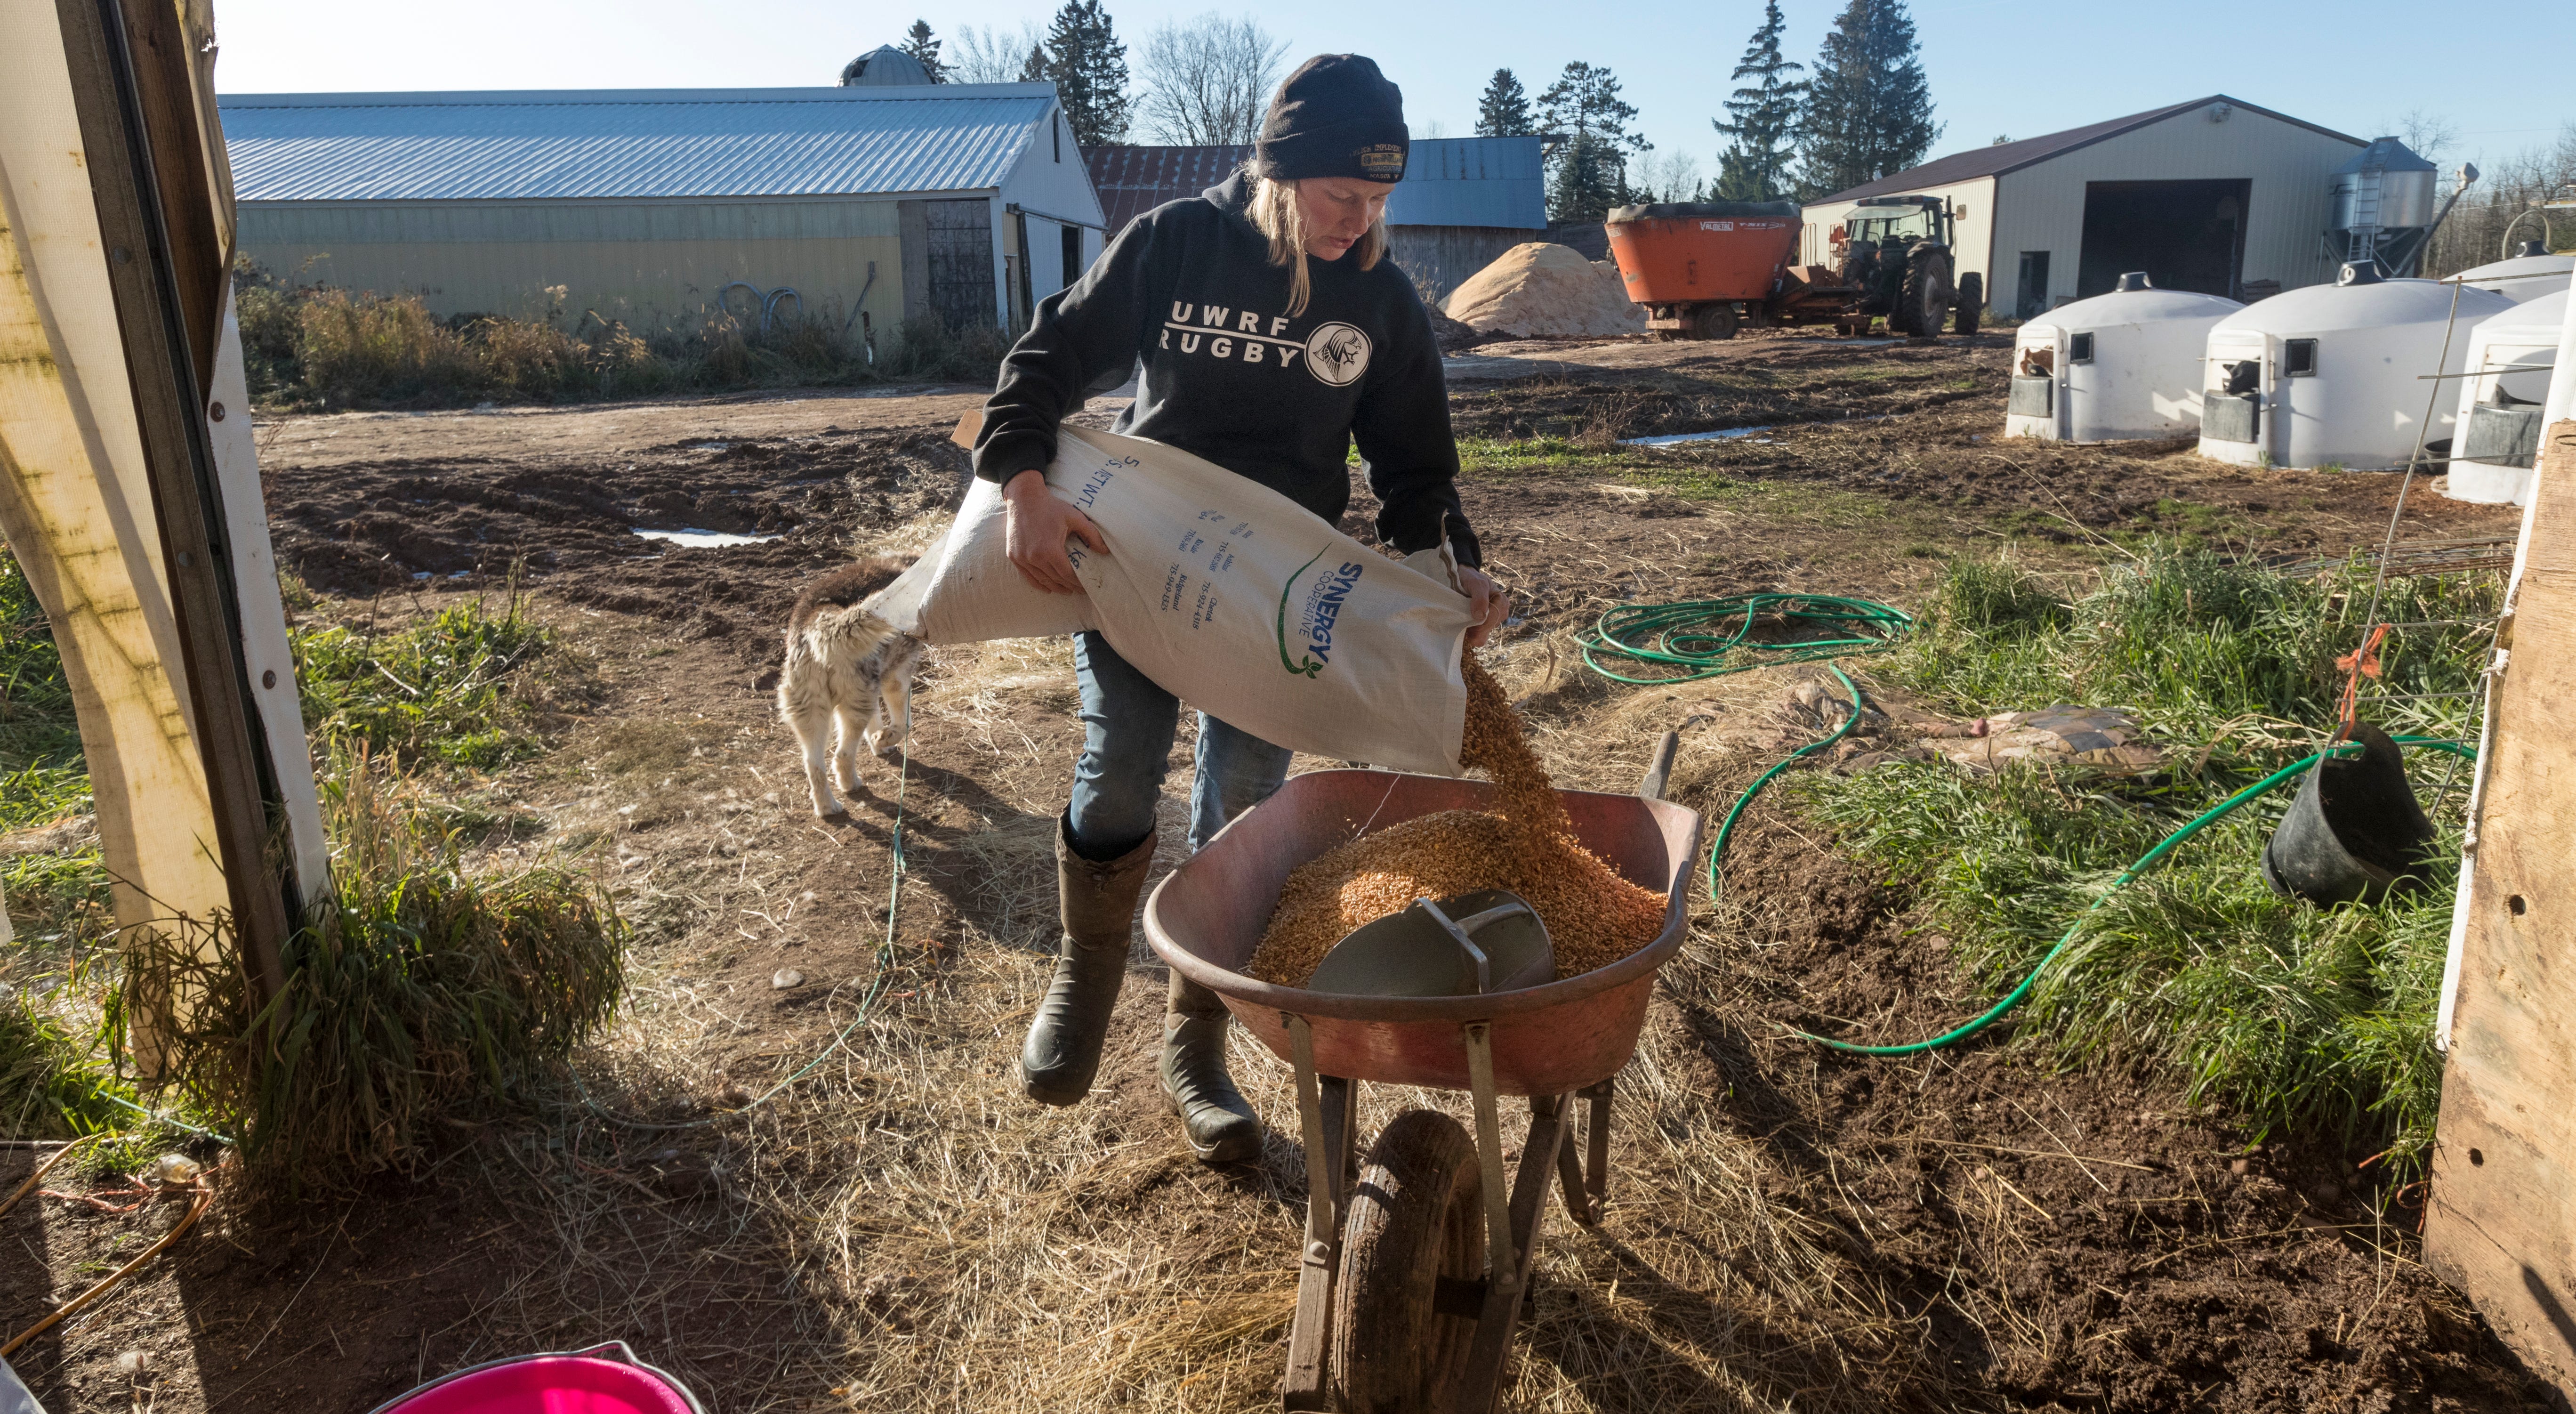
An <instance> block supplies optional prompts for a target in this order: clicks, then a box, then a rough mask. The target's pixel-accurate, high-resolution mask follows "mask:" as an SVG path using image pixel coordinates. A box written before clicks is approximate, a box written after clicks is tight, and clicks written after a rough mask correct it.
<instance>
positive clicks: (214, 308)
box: [56, 0, 294, 995]
mask: <svg viewBox="0 0 2576 1414" xmlns="http://www.w3.org/2000/svg"><path fill="white" fill-rule="evenodd" d="M56 13H57V15H58V16H59V18H60V21H61V24H62V35H63V49H64V57H65V59H66V61H67V62H68V64H69V66H70V69H71V79H72V93H73V98H74V102H75V105H76V106H77V108H78V110H79V115H80V129H81V139H82V147H83V151H84V155H85V158H86V162H87V167H88V170H89V173H90V188H91V193H92V195H93V197H94V199H95V201H96V203H97V208H98V222H99V236H100V239H101V241H102V243H103V244H104V245H105V246H106V248H107V256H108V276H109V282H110V285H111V287H112V288H113V290H114V292H115V297H116V316H117V323H118V326H119V328H120V330H121V331H122V334H123V339H124V345H125V358H126V369H127V373H128V376H129V378H130V380H131V383H132V390H133V397H134V411H135V420H136V423H137V425H138V427H139V429H140V431H141V433H142V442H143V452H144V460H145V464H146V467H147V470H148V473H149V476H150V481H151V487H152V503H153V510H154V513H155V515H156V518H157V519H158V521H159V524H160V528H161V542H162V543H161V551H162V566H163V571H164V573H165V574H166V576H167V582H168V584H169V586H170V597H171V602H172V606H173V609H174V612H175V615H176V618H177V622H178V629H179V640H180V647H181V651H182V658H183V664H184V669H185V676H186V683H185V695H184V697H183V698H182V700H183V701H184V702H185V703H186V704H187V705H188V708H189V714H188V715H189V728H190V733H191V735H192V736H193V738H194V739H195V741H196V744H197V748H198V752H199V754H200V756H201V757H202V759H203V761H204V764H205V772H206V786H207V792H208V796H209V798H210V801H211V803H212V804H213V806H214V819H215V834H216V839H215V844H216V846H217V850H218V853H219V855H220V862H221V864H222V867H223V871H224V878H225V883H226V887H227V890H228V892H229V894H230V897H231V907H232V915H233V923H234V928H235V931H236V934H237V936H238V939H239V944H240V946H241V948H242V950H243V955H244V960H245V961H246V962H247V963H248V964H249V966H250V970H251V975H252V978H253V980H254V982H255V983H256V984H257V985H258V986H259V987H260V988H261V989H262V991H263V994H266V995H273V994H274V993H275V992H276V991H277V990H278V989H280V988H282V987H283V986H284V985H285V968H284V964H283V960H282V952H283V945H284V943H285V940H286V936H287V933H288V931H289V929H290V928H291V926H292V911H291V910H292V909H293V907H294V905H293V904H292V903H291V902H290V897H291V893H292V891H291V889H290V888H289V887H288V883H287V881H286V880H283V879H281V878H280V876H279V871H278V870H277V869H276V868H275V867H273V866H272V865H271V863H270V858H269V850H268V843H269V833H270V820H269V811H270V806H271V803H272V802H275V801H277V800H278V799H279V791H278V787H277V783H276V772H275V770H274V769H273V767H272V765H271V763H270V761H269V757H268V748H267V742H266V740H265V736H264V734H263V732H262V731H261V730H260V728H259V726H258V724H257V719H256V715H255V712H254V709H253V707H252V705H251V704H252V702H253V700H254V699H253V697H252V688H251V684H250V681H249V677H248V671H247V665H246V662H245V660H244V657H243V653H242V646H241V645H242V634H241V606H240V597H239V593H238V590H237V588H236V586H235V584H234V582H233V573H232V571H233V565H234V556H233V547H232V545H231V543H230V538H229V536H228V534H227V527H226V523H225V517H224V509H223V498H222V493H221V490H220V488H219V485H218V482H217V475H216V469H215V460H214V453H213V449H212V446H211V444H210V441H209V438H208V435H207V428H206V420H207V415H208V409H207V407H206V392H207V388H208V386H209V382H210V380H211V378H212V376H213V370H214V358H213V351H214V348H215V340H216V337H217V335H218V332H219V327H220V321H221V315H222V310H223V303H224V301H223V298H222V292H223V282H224V281H226V280H228V279H229V278H230V272H229V271H227V270H226V269H225V259H226V253H225V252H224V250H223V249H222V246H221V241H222V231H223V229H224V228H225V226H226V225H227V222H226V221H225V220H224V219H223V212H224V208H225V207H226V206H227V205H228V201H227V199H226V198H227V197H228V193H223V192H219V191H216V190H213V189H212V184H213V182H214V181H216V180H218V179H219V175H220V172H221V170H222V169H221V168H220V166H218V165H216V164H215V163H214V162H212V161H211V160H210V158H209V156H208V154H207V153H206V151H205V150H204V148H205V143H204V140H203V136H202V135H201V134H200V132H199V117H200V105H199V102H198V100H197V98H196V96H195V94H194V93H193V91H192V83H191V78H190V69H189V65H190V63H191V62H192V61H191V59H190V58H189V55H190V52H191V50H190V45H189V42H188V39H187V35H186V33H185V30H184V28H183V27H182V25H181V22H180V17H179V12H178V10H177V9H176V7H175V6H173V5H171V4H168V3H166V0H136V3H132V4H130V5H129V4H127V3H125V0H58V3H57V5H56Z"/></svg>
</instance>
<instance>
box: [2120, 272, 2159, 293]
mask: <svg viewBox="0 0 2576 1414" xmlns="http://www.w3.org/2000/svg"><path fill="white" fill-rule="evenodd" d="M2155 287H2156V282H2155V281H2153V280H2150V279H2148V278H2147V272H2146V271H2144V270H2132V271H2130V272H2129V273H2128V274H2126V275H2123V276H2121V277H2120V293H2122V294H2124V295H2125V294H2128V293H2130V292H2132V291H2135V290H2152V289H2154V288H2155Z"/></svg>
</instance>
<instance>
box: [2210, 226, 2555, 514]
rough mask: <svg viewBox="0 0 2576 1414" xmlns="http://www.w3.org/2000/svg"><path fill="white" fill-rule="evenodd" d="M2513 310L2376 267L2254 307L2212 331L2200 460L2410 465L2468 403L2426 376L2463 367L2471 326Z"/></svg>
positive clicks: (2357, 267)
mask: <svg viewBox="0 0 2576 1414" xmlns="http://www.w3.org/2000/svg"><path fill="white" fill-rule="evenodd" d="M2455 292H2456V293H2457V295H2458V299H2459V309H2458V318H2457V321H2456V325H2454V321H2453V318H2452V314H2453V311H2452V305H2451V301H2452V297H2453V294H2454V293H2455ZM2512 307H2513V301H2511V300H2509V299H2506V298H2505V297H2504V296H2502V295H2500V294H2497V293H2495V292H2494V291H2492V290H2480V289H2472V288H2469V287H2466V286H2460V285H2449V284H2444V283H2442V282H2441V281H2438V280H2388V279H2383V278H2381V277H2380V275H2379V272H2378V269H2377V267H2375V266H2373V265H2370V264H2366V263H2356V264H2348V265H2346V266H2344V268H2343V276H2342V278H2341V279H2340V280H2338V281H2337V282H2336V283H2334V284H2331V285H2311V286H2309V287H2308V288H2306V289H2301V290H2289V291H2286V292H2284V293H2281V294H2277V295H2274V296H2273V297H2272V298H2270V299H2267V300H2264V301H2263V302H2261V303H2260V304H2250V305H2247V306H2246V307H2245V308H2244V309H2242V310H2239V311H2238V312H2236V313H2234V314H2231V315H2229V316H2227V317H2226V318H2225V319H2222V320H2220V321H2219V322H2218V323H2217V324H2216V325H2214V326H2212V327H2211V329H2210V331H2209V352H2208V358H2207V360H2206V362H2205V363H2204V364H2203V365H2202V367H2203V369H2204V370H2205V374H2204V377H2203V379H2202V382H2201V389H2202V392H2201V418H2200V454H2201V455H2202V456H2205V457H2214V458H2216V459H2217V460H2219V461H2224V462H2234V463H2236V464H2237V465H2239V466H2261V465H2273V466H2289V467H2320V466H2340V467H2343V468H2346V469H2348V470H2354V471H2386V470H2393V469H2395V468H2398V467H2402V466H2404V465H2406V462H2407V459H2408V458H2409V457H2410V456H2412V455H2413V454H2414V451H2415V445H2416V439H2417V437H2418V435H2419V434H2420V435H2421V436H2422V438H2423V439H2424V440H2425V441H2427V442H2439V441H2441V440H2443V439H2445V438H2448V437H2449V436H2450V435H2451V424H2452V421H2453V419H2454V415H2455V413H2456V410H2457V403H2456V401H2455V400H2454V398H2453V396H2451V395H2450V392H2449V390H2448V389H2444V390H2443V393H2442V394H2441V395H2436V394H2435V393H2434V392H2433V391H2432V389H2433V387H2434V386H2435V385H2433V384H2429V383H2426V382H2425V381H2424V378H2425V376H2426V375H2428V374H2431V373H2435V372H2446V373H2448V372H2457V371H2458V370H2459V368H2460V367H2461V365H2462V364H2463V363H2465V362H2466V361H2467V358H2468V349H2469V338H2468V335H2469V330H2470V329H2471V328H2473V327H2474V326H2475V325H2477V324H2478V323H2479V322H2480V321H2481V320H2485V319H2488V318H2491V317H2493V316H2495V315H2497V314H2501V313H2503V312H2504V311H2505V310H2508V309H2511V308H2512ZM2446 335H2447V337H2448V341H2449V345H2448V346H2449V350H2450V352H2449V355H2448V356H2447V357H2445V356H2444V353H2443V348H2444V340H2445V336H2446ZM2428 407H2430V408H2432V409H2433V410H2434V425H2433V426H2432V427H2431V428H2429V429H2426V428H2423V427H2421V426H2420V424H2421V423H2422V422H2423V420H2424V415H2425V411H2426V409H2427V408H2428Z"/></svg>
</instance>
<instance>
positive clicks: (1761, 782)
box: [1708, 664, 2477, 1056]
mask: <svg viewBox="0 0 2576 1414" xmlns="http://www.w3.org/2000/svg"><path fill="white" fill-rule="evenodd" d="M1827 666H1828V667H1829V668H1831V670H1832V672H1833V675H1834V676H1835V677H1836V678H1839V679H1841V681H1842V685H1843V687H1844V689H1845V690H1846V691H1848V692H1850V693H1851V713H1850V715H1849V716H1847V717H1846V718H1845V719H1844V721H1843V724H1842V726H1841V727H1840V728H1838V729H1836V730H1835V732H1834V733H1833V734H1832V735H1831V736H1827V737H1822V738H1819V739H1818V740H1816V741H1812V742H1809V743H1808V744H1807V745H1805V746H1802V747H1799V748H1798V749H1797V750H1796V751H1793V752H1791V753H1789V754H1788V755H1787V756H1784V757H1782V758H1781V759H1780V761H1779V763H1778V764H1776V765H1774V766H1773V767H1772V768H1771V769H1770V770H1768V771H1765V772H1763V773H1762V774H1761V775H1759V776H1756V777H1755V778H1754V780H1753V784H1751V785H1749V786H1747V787H1745V788H1744V793H1743V794H1742V795H1739V796H1737V797H1736V798H1735V805H1734V808H1733V809H1730V810H1728V811H1727V812H1726V823H1724V824H1723V825H1720V826H1718V830H1717V843H1716V845H1715V846H1714V847H1713V848H1711V849H1710V851H1709V855H1708V891H1709V896H1710V897H1712V898H1714V897H1716V895H1717V864H1718V860H1719V859H1720V858H1722V857H1723V856H1724V855H1725V854H1726V846H1727V841H1728V840H1729V839H1730V838H1732V837H1733V836H1734V834H1735V822H1736V821H1737V819H1739V818H1740V817H1742V815H1743V814H1744V810H1745V807H1746V806H1748V805H1751V804H1752V803H1753V797H1754V795H1755V794H1756V793H1758V792H1759V791H1760V790H1761V789H1762V788H1763V787H1764V786H1766V785H1769V784H1770V783H1771V778H1772V777H1774V776H1776V775H1779V774H1780V772H1781V771H1783V770H1784V769H1786V768H1787V767H1788V766H1789V765H1790V764H1791V763H1792V762H1795V761H1796V760H1797V759H1798V758H1799V757H1802V756H1806V755H1809V754H1811V753H1813V752H1817V751H1821V750H1823V749H1824V748H1826V747H1828V746H1831V745H1833V744H1834V743H1835V742H1837V741H1840V740H1842V739H1843V736H1844V735H1845V734H1846V733H1848V732H1849V731H1850V730H1851V729H1852V724H1853V723H1854V722H1857V721H1859V720H1860V713H1861V700H1860V689H1859V688H1858V687H1855V686H1854V685H1853V684H1852V680H1851V679H1850V678H1849V677H1847V676H1845V675H1844V673H1843V670H1842V669H1841V668H1839V667H1835V666H1833V665H1831V664H1828V665H1827ZM2392 740H2394V741H2395V742H2396V743H2397V744H2398V745H2400V746H2420V747H2424V748H2426V749H2428V750H2433V751H2446V752H2449V753H2450V754H2451V755H2454V756H2457V757H2460V758H2462V759H2464V760H2469V761H2475V760H2476V759H2477V752H2476V751H2475V750H2474V749H2472V748H2470V747H2467V746H2464V745H2462V744H2461V743H2459V742H2456V741H2449V740H2446V739H2444V738H2441V737H2425V736H2401V737H2395V738H2392ZM2357 749H2358V746H2357V744H2356V745H2347V746H2333V747H2328V748H2326V749H2325V750H2324V751H2320V752H2318V753H2317V754H2316V755H2314V756H2310V757H2307V758H2305V759H2303V760H2300V761H2298V762H2296V763H2294V764H2291V765H2288V766H2284V767H2282V768H2281V769H2280V770H2277V771H2274V772H2273V773H2272V774H2270V775H2268V776H2265V777H2264V778H2263V779H2261V780H2259V781H2256V782H2255V783H2254V784H2252V785H2250V786H2247V787H2246V788H2245V789H2243V790H2240V791H2238V792H2237V793H2236V794H2234V795H2231V796H2229V797H2227V798H2226V799H2225V800H2222V801H2220V802H2219V803H2218V804H2216V805H2214V806H2211V807H2210V808H2209V809H2207V810H2205V811H2202V812H2201V813H2200V815H2199V816H2198V817H2197V818H2195V819H2194V820H2193V821H2192V822H2191V823H2190V824H2187V825H2185V826H2183V827H2182V828H2181V829H2179V830H2176V831H2174V832H2173V833H2172V834H2170V835H2167V836H2165V837H2164V839H2163V840H2162V841H2160V842H2159V843H2158V844H2157V845H2156V847H2155V848H2153V849H2151V850H2148V851H2147V852H2146V853H2145V854H2142V855H2140V856H2138V860H2137V862H2136V863H2134V864H2131V865H2130V866H2129V867H2128V868H2126V869H2123V870H2121V871H2120V877H2118V878H2116V879H2113V880H2112V881H2111V886H2110V887H2109V888H2107V889H2104V890H2103V891H2102V892H2101V894H2100V895H2099V896H2098V897H2096V898H2095V899H2094V900H2093V902H2092V903H2090V904H2088V905H2086V907H2085V909H2084V911H2083V912H2082V913H2079V914H2077V915H2076V916H2075V921H2074V922H2073V923H2071V924H2069V925H2067V929H2066V932H2065V934H2064V935H2063V936H2061V937H2060V938H2058V940H2057V943H2056V945H2055V946H2053V947H2051V948H2050V949H2049V950H2048V953H2047V955H2046V956H2044V957H2042V958H2040V960H2039V963H2038V965H2037V966H2034V967H2033V968H2031V970H2030V972H2029V973H2028V975H2026V976H2024V977H2023V978H2022V979H2021V983H2020V985H2018V986H2016V987H2014V988H2013V989H2012V991H2011V992H2009V993H2007V994H2005V996H2004V999H2003V1000H2002V1001H1999V1002H1997V1003H1995V1004H1994V1005H1993V1006H1991V1007H1988V1008H1987V1009H1986V1010H1985V1012H1984V1014H1982V1015H1980V1016H1978V1017H1976V1018H1975V1019H1974V1020H1971V1021H1968V1022H1966V1023H1964V1024H1962V1025H1960V1026H1957V1027H1953V1028H1952V1029H1950V1030H1948V1031H1944V1032H1942V1033H1941V1034H1940V1035H1938V1036H1935V1037H1933V1038H1932V1039H1930V1040H1928V1041H1910V1042H1907V1043H1905V1044H1904V1045H1898V1046H1863V1045H1858V1044H1856V1043H1854V1042H1850V1041H1837V1040H1835V1039H1833V1038H1832V1037H1830V1036H1818V1035H1815V1034H1813V1033H1810V1032H1806V1031H1800V1030H1798V1029H1797V1028H1795V1027H1791V1028H1789V1034H1790V1035H1793V1036H1796V1037H1798V1038H1799V1039H1801V1040H1807V1041H1813V1042H1815V1043H1816V1044H1817V1045H1819V1046H1831V1047H1833V1048H1834V1049H1835V1050H1837V1051H1846V1052H1849V1053H1851V1054H1853V1055H1861V1056H1906V1055H1913V1054H1915V1053H1916V1052H1918V1051H1930V1050H1937V1049H1939V1048H1941V1047H1943V1046H1947V1045H1952V1044H1955V1043H1957V1042H1960V1041H1964V1040H1966V1039H1968V1038H1969V1037H1971V1036H1974V1035H1976V1034H1977V1033H1978V1032H1980V1031H1983V1030H1985V1029H1986V1028H1987V1027H1989V1026H1992V1025H1994V1024H1995V1023H1996V1022H1998V1021H2001V1020H2003V1018H2004V1016H2005V1014H2006V1013H2008V1012H2010V1011H2011V1010H2012V1009H2013V1008H2014V1007H2017V1006H2019V1005H2021V1002H2022V999H2023V998H2025V997H2027V996H2029V995H2030V989H2031V988H2032V987H2034V986H2036V985H2037V984H2038V982H2039V974H2041V973H2042V972H2045V971H2047V970H2048V965H2049V964H2050V963H2052V962H2055V961H2056V960H2057V955H2058V954H2059V953H2062V952H2064V951H2066V945H2067V944H2069V943H2071V942H2074V941H2075V935H2076V933H2077V932H2078V931H2080V930H2081V929H2082V928H2083V927H2084V920H2086V919H2087V918H2090V917H2092V916H2093V910H2094V909H2097V908H2100V907H2101V906H2102V905H2103V904H2104V903H2106V902H2108V901H2109V900H2110V897H2111V895H2113V894H2115V893H2118V892H2119V891H2120V890H2121V889H2122V888H2123V887H2125V886H2127V885H2128V884H2129V882H2130V881H2132V880H2134V879H2136V878H2137V877H2138V876H2139V875H2141V874H2144V873H2145V872H2147V870H2148V869H2149V868H2151V867H2153V866H2154V864H2155V862H2156V861H2157V860H2159V859H2162V858H2164V857H2165V856H2166V855H2168V854H2170V853H2172V852H2173V850H2174V848H2175V847H2176V846H2177V845H2180V844H2181V843H2182V842H2183V841H2184V840H2187V839H2190V838H2191V837H2192V836H2194V835H2196V834H2199V833H2200V832H2201V831H2202V830H2204V829H2206V828H2208V827H2209V825H2210V824H2212V823H2213V822H2215V821H2217V820H2218V819H2220V818H2221V817H2223V816H2225V815H2227V814H2228V813H2229V812H2230V811H2233V810H2235V809H2236V808H2237V807H2238V806H2241V805H2243V804H2245V803H2246V802H2247V801H2249V800H2252V799H2254V798H2255V797H2256V796H2259V795H2261V794H2263V793H2264V792H2266V791H2269V790H2271V789H2272V788H2273V787H2275V786H2278V785H2280V784H2282V783H2284V782H2286V781H2291V780H2295V779H2296V778H2297V777H2298V775H2299V773H2300V772H2302V771H2305V770H2307V769H2308V768H2309V767H2311V766H2314V765H2316V764H2317V763H2318V762H2320V761H2323V760H2324V759H2325V758H2326V757H2328V756H2340V755H2343V754H2345V753H2346V752H2348V751H2352V750H2357Z"/></svg>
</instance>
